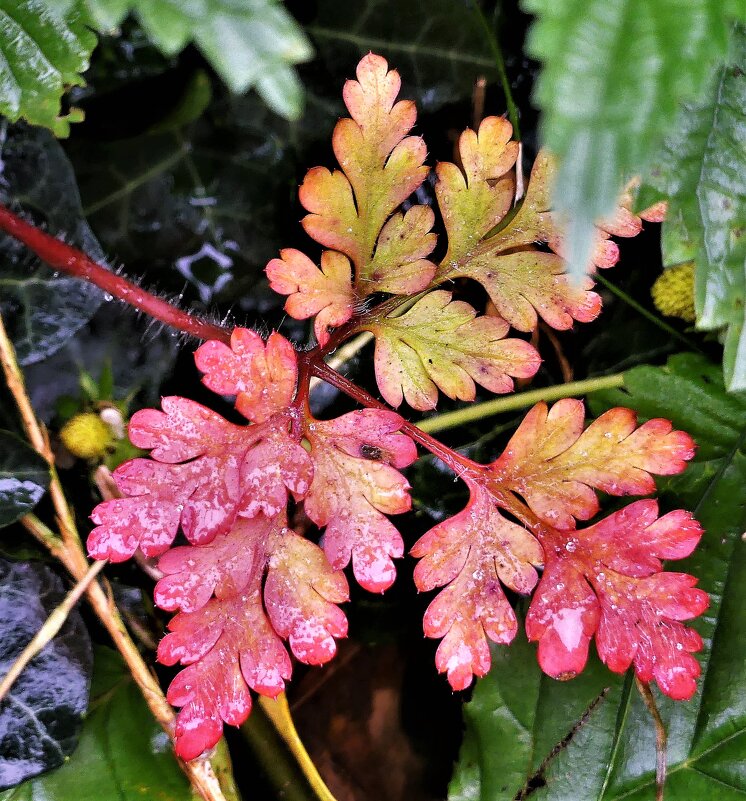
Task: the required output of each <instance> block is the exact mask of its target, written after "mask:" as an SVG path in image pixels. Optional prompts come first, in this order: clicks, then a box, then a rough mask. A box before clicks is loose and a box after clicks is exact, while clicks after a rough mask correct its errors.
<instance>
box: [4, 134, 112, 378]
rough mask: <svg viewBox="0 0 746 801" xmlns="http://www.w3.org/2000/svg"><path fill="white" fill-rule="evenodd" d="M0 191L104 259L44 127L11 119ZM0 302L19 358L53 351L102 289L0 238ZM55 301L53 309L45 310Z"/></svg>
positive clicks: (29, 360) (92, 308) (63, 159)
mask: <svg viewBox="0 0 746 801" xmlns="http://www.w3.org/2000/svg"><path fill="white" fill-rule="evenodd" d="M0 156H1V157H2V158H1V161H0V163H1V164H2V177H3V183H2V184H1V185H0V199H2V202H4V203H10V204H14V203H19V204H21V206H22V208H23V209H25V210H27V211H28V212H29V213H30V214H31V215H32V216H33V218H34V219H36V220H45V221H46V224H47V226H48V228H49V230H50V231H51V232H54V233H61V232H64V234H65V236H66V240H67V241H68V242H69V243H70V244H74V245H76V246H77V247H79V248H81V249H82V250H83V251H85V252H86V253H87V254H88V255H90V256H91V258H94V259H96V260H97V261H99V262H104V261H105V259H104V253H103V251H102V250H101V247H100V245H99V244H98V242H97V241H96V238H95V237H94V236H93V233H92V231H91V229H90V228H89V227H88V224H87V223H86V221H85V219H84V217H83V211H82V209H81V203H80V195H79V194H78V189H77V185H76V180H75V175H74V173H73V169H72V167H71V165H70V162H69V161H68V159H67V156H66V155H65V153H64V151H63V150H62V148H61V147H60V145H59V143H58V142H56V141H55V139H54V137H53V136H52V134H50V133H49V131H46V130H43V129H41V128H29V127H28V126H25V125H14V126H10V127H9V128H8V131H7V135H6V138H5V139H4V140H3V142H2V144H1V146H0ZM0 253H2V259H0V310H2V312H3V319H4V320H5V322H6V325H7V327H8V332H9V334H10V336H11V338H12V339H13V343H14V345H15V348H16V354H17V356H18V360H19V362H20V363H21V364H22V365H24V366H25V365H28V364H33V363H35V362H39V361H42V360H43V359H46V358H47V357H48V356H51V355H53V354H54V353H56V352H57V351H58V350H59V349H60V348H61V347H62V346H63V345H65V343H66V342H67V341H68V340H69V339H70V338H71V337H72V336H73V335H74V334H75V333H77V332H78V331H79V330H80V329H81V328H82V327H83V326H84V325H85V324H86V323H87V322H88V321H89V320H90V319H91V317H92V316H93V315H94V313H95V312H96V309H97V308H98V307H99V305H100V303H101V299H102V297H103V293H102V292H101V291H100V290H99V289H98V288H97V287H95V286H93V285H92V284H89V283H87V282H85V281H79V280H77V279H75V278H65V277H62V276H55V275H54V274H53V273H52V271H51V270H50V269H49V268H48V267H47V266H46V265H45V264H44V263H43V262H41V261H40V260H39V259H37V258H35V257H31V256H30V255H29V253H28V250H27V249H26V247H25V246H24V245H21V244H20V243H18V242H16V241H15V240H12V239H11V238H10V237H6V236H3V237H2V238H0ZM52 308H53V309H54V314H50V313H49V310H50V309H52Z"/></svg>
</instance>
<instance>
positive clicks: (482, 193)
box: [435, 117, 519, 264]
mask: <svg viewBox="0 0 746 801" xmlns="http://www.w3.org/2000/svg"><path fill="white" fill-rule="evenodd" d="M512 135H513V126H512V125H511V124H510V123H509V122H508V121H507V120H505V119H503V118H502V117H486V118H485V119H484V120H482V122H481V124H480V126H479V131H478V132H474V131H472V130H470V129H468V128H467V130H466V131H464V132H463V133H462V134H461V137H460V139H459V155H460V156H461V164H462V166H463V171H462V170H461V169H459V168H458V167H457V166H456V165H455V164H450V163H449V162H441V163H440V164H438V166H437V167H436V174H437V176H438V183H437V184H436V186H435V192H436V194H437V196H438V204H439V205H440V210H441V213H442V214H443V222H444V224H445V227H446V231H447V232H448V253H447V254H446V256H445V259H444V263H445V264H449V263H450V262H452V261H456V260H458V259H460V258H462V257H463V256H464V255H465V254H466V253H468V252H469V251H470V250H471V249H472V248H474V246H475V245H476V244H477V243H478V242H479V241H480V240H481V239H482V238H483V237H484V236H486V234H487V233H489V231H491V230H492V229H493V228H494V227H495V226H496V225H497V224H498V223H499V222H500V221H501V220H502V219H503V217H505V215H506V214H507V213H508V211H509V210H510V208H511V206H512V204H513V198H514V197H515V178H514V176H513V173H512V169H513V166H514V165H515V161H516V158H517V157H518V152H519V148H518V142H511V141H510V138H511V136H512Z"/></svg>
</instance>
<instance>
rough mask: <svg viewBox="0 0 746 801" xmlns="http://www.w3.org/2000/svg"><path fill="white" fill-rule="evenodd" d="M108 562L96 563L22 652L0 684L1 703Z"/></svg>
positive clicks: (52, 637)
mask: <svg viewBox="0 0 746 801" xmlns="http://www.w3.org/2000/svg"><path fill="white" fill-rule="evenodd" d="M105 565H106V562H94V563H93V564H92V565H91V567H90V569H89V570H88V572H87V573H86V574H85V576H83V578H82V579H81V580H80V581H79V582H78V583H77V584H76V585H75V586H74V587H73V588H72V590H70V592H69V593H68V594H67V595H66V596H65V598H64V600H63V601H62V603H61V604H60V605H59V606H57V607H56V608H55V609H53V610H52V612H51V614H50V615H49V617H48V618H47V619H46V621H45V622H44V625H43V626H42V627H41V628H40V629H39V631H38V632H37V633H36V634H35V635H34V637H33V638H32V640H31V642H29V644H28V645H27V646H26V647H25V648H24V649H23V650H22V651H21V653H20V654H19V655H18V658H17V659H16V661H15V662H14V663H13V664H12V665H11V666H10V670H9V671H8V672H7V674H6V675H5V677H4V678H3V680H2V682H0V701H2V700H3V698H5V696H6V695H7V693H8V690H10V688H11V687H12V686H13V684H14V683H15V681H16V679H17V678H18V677H19V676H20V675H21V673H23V670H24V668H25V667H26V665H28V663H29V662H30V661H31V660H32V659H33V658H34V657H35V656H36V655H37V654H38V653H40V651H41V650H42V649H43V648H45V647H46V646H47V645H48V644H49V643H50V642H51V641H52V640H53V639H54V638H55V637H56V636H57V633H58V632H59V630H60V629H61V628H62V626H63V625H64V623H65V621H66V620H67V618H68V615H69V614H70V612H72V610H73V607H74V606H75V604H77V603H78V601H79V600H80V596H81V595H82V594H83V593H84V592H85V591H86V590H87V589H88V585H89V584H90V583H91V582H92V581H93V580H94V579H95V578H96V576H97V575H98V574H99V573H100V572H101V570H102V569H103V568H104V566H105Z"/></svg>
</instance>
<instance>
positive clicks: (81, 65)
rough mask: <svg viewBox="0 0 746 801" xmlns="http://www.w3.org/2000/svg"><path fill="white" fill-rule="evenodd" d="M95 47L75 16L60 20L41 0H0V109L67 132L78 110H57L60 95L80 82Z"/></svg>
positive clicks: (11, 116) (13, 117) (59, 132)
mask: <svg viewBox="0 0 746 801" xmlns="http://www.w3.org/2000/svg"><path fill="white" fill-rule="evenodd" d="M95 46H96V37H95V36H94V35H93V33H91V31H89V30H88V29H87V28H86V27H85V26H84V25H83V24H82V22H81V21H80V19H79V18H78V17H77V16H72V17H71V18H70V19H69V20H68V21H67V22H65V21H64V20H63V19H62V17H59V16H57V15H56V14H53V13H50V12H49V10H48V9H47V8H46V7H45V5H44V3H43V2H41V0H0V113H2V114H3V115H4V116H6V117H7V118H8V119H9V120H11V121H12V122H15V121H16V120H19V119H21V118H23V119H25V120H28V122H30V123H32V124H34V125H43V126H44V127H46V128H49V129H50V130H51V131H53V132H54V133H55V134H56V135H57V136H67V135H68V134H69V132H70V122H77V121H78V120H79V119H81V115H80V114H77V113H74V112H73V111H71V112H70V113H69V114H67V115H62V114H61V101H62V95H63V94H64V92H65V89H66V88H67V87H68V86H82V85H84V84H85V81H84V80H83V78H82V76H81V73H82V72H84V71H85V70H86V69H88V60H89V57H90V55H91V52H92V51H93V48H94V47H95Z"/></svg>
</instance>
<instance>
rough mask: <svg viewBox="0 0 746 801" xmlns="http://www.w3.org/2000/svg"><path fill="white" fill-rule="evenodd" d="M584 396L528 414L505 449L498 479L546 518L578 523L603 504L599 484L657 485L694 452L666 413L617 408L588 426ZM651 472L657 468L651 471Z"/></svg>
mask: <svg viewBox="0 0 746 801" xmlns="http://www.w3.org/2000/svg"><path fill="white" fill-rule="evenodd" d="M584 423H585V409H584V406H583V403H582V401H577V400H573V399H571V398H566V399H564V400H561V401H558V402H557V403H555V404H554V406H553V407H552V409H551V410H549V409H548V408H547V405H546V404H545V403H539V404H537V405H536V406H534V408H533V409H532V410H531V411H530V412H529V413H528V415H527V416H526V417H525V418H524V420H523V422H522V423H521V425H520V426H519V427H518V430H517V431H516V433H515V434H514V435H513V437H512V439H511V440H510V442H509V443H508V446H507V448H506V449H505V451H504V452H503V454H502V456H500V458H499V459H497V460H496V461H495V462H493V464H492V465H491V466H490V468H491V470H492V471H493V473H494V477H495V481H496V483H497V484H499V485H500V486H506V487H509V488H510V489H512V490H514V491H515V492H518V493H519V494H521V495H522V496H523V497H524V498H525V500H526V501H527V503H528V504H529V506H530V507H531V508H532V509H533V510H534V512H536V514H538V515H539V516H540V517H541V518H542V519H543V520H545V521H546V522H548V523H549V524H550V525H553V526H556V527H557V528H563V529H565V528H574V527H575V521H574V519H573V518H577V519H578V520H590V518H591V517H593V515H595V514H596V513H597V512H598V510H599V503H598V498H597V496H596V494H595V492H594V491H593V490H594V489H597V490H602V491H603V492H606V493H608V494H610V495H648V494H650V493H652V492H655V482H654V481H653V478H652V475H672V474H675V473H680V472H681V471H682V470H684V468H685V467H686V462H687V461H689V460H690V459H691V458H692V457H693V456H694V444H693V442H692V440H691V437H690V436H689V435H688V434H685V433H684V432H683V431H672V427H671V423H670V422H669V421H668V420H662V419H657V420H648V421H647V422H646V423H644V424H643V425H641V426H640V427H639V428H638V427H637V417H636V415H635V413H634V412H633V411H631V410H630V409H625V408H617V409H611V410H609V411H608V412H606V413H605V414H603V415H602V416H601V417H599V418H598V419H597V420H594V421H593V422H592V423H591V424H590V425H589V426H588V427H587V428H585V430H584ZM651 474H652V475H651Z"/></svg>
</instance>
